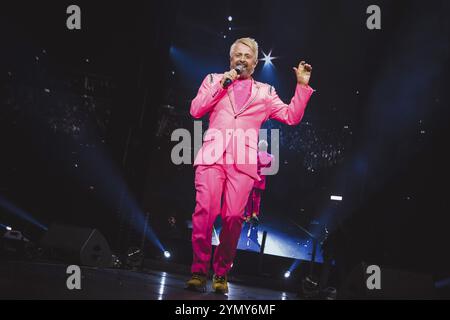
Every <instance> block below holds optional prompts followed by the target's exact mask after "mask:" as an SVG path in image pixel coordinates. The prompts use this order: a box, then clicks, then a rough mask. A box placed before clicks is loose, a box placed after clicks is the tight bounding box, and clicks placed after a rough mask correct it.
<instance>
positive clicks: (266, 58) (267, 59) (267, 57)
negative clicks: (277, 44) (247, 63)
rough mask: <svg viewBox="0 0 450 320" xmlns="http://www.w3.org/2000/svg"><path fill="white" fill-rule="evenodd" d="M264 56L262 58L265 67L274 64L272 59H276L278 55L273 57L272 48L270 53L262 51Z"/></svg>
mask: <svg viewBox="0 0 450 320" xmlns="http://www.w3.org/2000/svg"><path fill="white" fill-rule="evenodd" d="M262 54H263V56H264V58H262V59H260V60H261V61H264V68H265V67H268V66H273V63H272V60H274V59H276V57H272V50H270V52H269V54H265V53H264V52H263V53H262Z"/></svg>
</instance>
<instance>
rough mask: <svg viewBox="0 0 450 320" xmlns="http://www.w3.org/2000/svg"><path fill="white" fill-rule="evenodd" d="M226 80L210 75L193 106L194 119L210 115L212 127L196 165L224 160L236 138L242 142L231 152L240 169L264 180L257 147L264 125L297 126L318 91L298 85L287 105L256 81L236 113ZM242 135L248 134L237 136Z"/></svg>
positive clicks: (207, 132) (265, 86)
mask: <svg viewBox="0 0 450 320" xmlns="http://www.w3.org/2000/svg"><path fill="white" fill-rule="evenodd" d="M222 77H223V74H209V75H208V76H206V77H205V79H204V80H203V82H202V85H201V86H200V89H199V90H198V93H197V96H196V97H195V98H194V100H192V103H191V109H190V113H191V115H192V116H193V117H194V118H201V117H203V116H204V115H205V114H206V113H208V112H209V128H208V130H207V131H206V133H205V135H204V139H203V145H202V147H201V148H200V150H199V152H198V154H197V156H196V158H195V161H194V166H197V165H211V164H214V163H216V162H218V161H222V155H223V154H224V151H225V150H226V149H227V147H229V144H230V141H236V140H233V137H234V139H237V141H238V142H237V143H233V147H231V148H230V149H228V150H231V154H232V156H233V158H234V160H235V163H236V167H237V169H238V170H239V171H241V172H243V173H245V174H248V175H249V176H251V177H252V178H254V179H256V180H260V177H259V176H258V173H257V148H258V147H257V144H258V133H259V129H260V128H261V125H262V124H263V123H264V122H265V121H266V120H268V119H275V120H278V121H280V122H283V123H286V124H288V125H297V124H298V123H300V121H301V119H302V117H303V114H304V112H305V108H306V105H307V103H308V101H309V98H310V97H311V95H312V93H313V91H314V90H313V89H312V88H311V87H309V86H307V87H305V86H301V85H298V84H297V86H296V88H295V94H294V97H293V98H292V100H291V103H290V104H289V105H287V104H285V103H284V102H283V101H281V99H280V98H279V97H278V95H277V93H276V92H275V89H274V88H273V87H272V86H270V85H268V84H265V83H261V82H257V81H254V80H253V85H252V92H251V95H250V98H249V99H248V101H247V103H246V104H245V105H244V106H243V107H242V108H241V109H240V110H236V107H235V106H236V103H235V101H234V92H233V86H232V85H231V86H230V87H228V89H223V88H222V86H221V85H220V80H221V79H222ZM242 132H245V135H242V134H237V133H242ZM242 160H243V161H242Z"/></svg>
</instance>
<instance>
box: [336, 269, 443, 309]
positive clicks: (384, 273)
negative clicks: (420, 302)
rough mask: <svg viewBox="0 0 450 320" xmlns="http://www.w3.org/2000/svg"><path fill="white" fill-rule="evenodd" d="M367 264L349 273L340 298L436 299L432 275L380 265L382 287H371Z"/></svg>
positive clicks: (340, 291)
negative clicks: (369, 285)
mask: <svg viewBox="0 0 450 320" xmlns="http://www.w3.org/2000/svg"><path fill="white" fill-rule="evenodd" d="M367 266H368V265H367V264H365V263H360V264H358V265H357V266H356V267H355V268H354V269H353V270H352V271H351V272H350V273H349V275H348V277H347V278H346V280H345V281H344V283H343V284H342V287H341V288H340V290H338V299H380V300H391V299H408V300H410V299H411V300H413V299H434V298H435V297H436V292H435V288H434V282H433V278H432V276H431V275H427V274H421V273H415V272H410V271H405V270H398V269H391V268H384V267H382V266H380V279H381V281H380V283H381V288H380V289H369V288H368V287H367V279H368V278H369V277H370V276H371V274H368V273H367Z"/></svg>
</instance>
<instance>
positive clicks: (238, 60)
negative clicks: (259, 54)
mask: <svg viewBox="0 0 450 320" xmlns="http://www.w3.org/2000/svg"><path fill="white" fill-rule="evenodd" d="M257 63H258V61H257V60H255V55H254V54H253V51H252V49H250V48H249V47H247V46H246V45H245V44H242V43H238V44H236V45H235V46H234V51H233V52H232V54H231V57H230V68H231V69H234V68H236V66H238V65H242V66H243V67H244V69H243V70H242V73H241V76H240V77H241V78H247V77H249V76H250V75H251V74H252V73H253V71H254V70H255V67H256V64H257Z"/></svg>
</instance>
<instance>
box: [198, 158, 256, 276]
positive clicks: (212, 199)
mask: <svg viewBox="0 0 450 320" xmlns="http://www.w3.org/2000/svg"><path fill="white" fill-rule="evenodd" d="M253 184H254V180H253V178H251V177H250V176H248V175H246V174H245V173H242V172H240V171H238V170H237V169H236V167H235V165H234V164H213V165H199V166H197V167H196V171H195V189H196V192H197V194H196V206H195V210H194V214H193V215H192V229H193V230H192V249H193V262H192V267H191V272H192V273H202V274H205V275H207V274H208V270H209V265H210V258H211V250H212V244H211V240H212V229H213V225H214V221H215V220H216V218H217V216H218V215H219V214H220V215H221V218H222V230H221V231H220V236H219V240H220V244H219V245H218V246H217V248H216V250H215V253H214V259H213V269H214V273H215V274H216V275H219V276H225V275H227V273H228V271H229V270H230V268H231V265H232V263H233V260H234V256H235V254H236V247H237V244H238V240H239V237H240V234H241V229H242V223H243V221H244V215H243V214H244V209H245V205H246V203H247V200H248V196H249V194H250V191H251V190H252V187H253Z"/></svg>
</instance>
